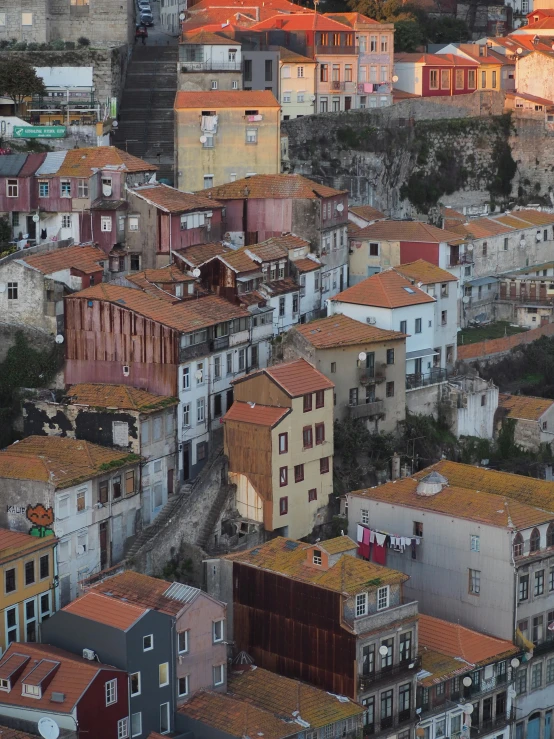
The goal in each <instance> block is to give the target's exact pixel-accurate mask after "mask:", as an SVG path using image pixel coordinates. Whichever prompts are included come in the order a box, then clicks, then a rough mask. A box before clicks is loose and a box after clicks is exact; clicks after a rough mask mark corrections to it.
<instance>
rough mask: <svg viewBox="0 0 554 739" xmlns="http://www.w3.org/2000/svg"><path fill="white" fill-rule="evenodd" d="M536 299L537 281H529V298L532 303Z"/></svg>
mask: <svg viewBox="0 0 554 739" xmlns="http://www.w3.org/2000/svg"><path fill="white" fill-rule="evenodd" d="M536 299H537V283H536V282H530V283H529V300H530V301H531V303H533V302H534V301H535V300H536Z"/></svg>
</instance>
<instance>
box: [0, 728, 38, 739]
mask: <svg viewBox="0 0 554 739" xmlns="http://www.w3.org/2000/svg"><path fill="white" fill-rule="evenodd" d="M0 739H36V735H35V736H31V735H30V734H27V733H26V732H24V731H17V729H9V728H8V727H7V726H0Z"/></svg>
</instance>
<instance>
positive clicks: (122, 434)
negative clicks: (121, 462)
mask: <svg viewBox="0 0 554 739" xmlns="http://www.w3.org/2000/svg"><path fill="white" fill-rule="evenodd" d="M112 436H113V443H114V446H128V444H129V424H128V423H125V422H124V421H112Z"/></svg>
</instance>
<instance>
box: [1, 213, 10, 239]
mask: <svg viewBox="0 0 554 739" xmlns="http://www.w3.org/2000/svg"><path fill="white" fill-rule="evenodd" d="M11 237H12V228H11V226H10V222H9V221H8V219H7V218H6V216H3V217H2V218H0V244H7V243H8V241H9V240H10V239H11Z"/></svg>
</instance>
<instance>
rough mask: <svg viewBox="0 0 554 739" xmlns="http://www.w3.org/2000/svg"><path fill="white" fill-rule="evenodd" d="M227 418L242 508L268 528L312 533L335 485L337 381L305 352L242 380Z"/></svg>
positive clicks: (228, 443)
mask: <svg viewBox="0 0 554 739" xmlns="http://www.w3.org/2000/svg"><path fill="white" fill-rule="evenodd" d="M233 387H234V403H233V405H232V406H231V408H230V409H229V410H228V411H227V413H226V414H225V416H224V418H223V423H224V427H225V437H224V438H225V454H226V455H227V457H228V459H229V480H230V482H232V483H233V484H235V485H236V486H237V489H236V499H235V504H236V508H237V510H238V512H239V515H240V516H241V517H242V518H243V519H246V520H250V521H254V522H256V523H257V524H261V525H262V526H263V529H264V530H265V531H273V532H275V533H278V534H281V535H285V536H289V535H291V536H295V537H302V536H308V535H309V534H310V533H311V532H312V530H313V528H314V526H316V525H319V524H322V523H324V522H325V521H326V520H327V505H328V503H329V496H330V495H331V493H332V491H333V479H332V469H333V387H334V385H333V383H332V382H331V381H330V380H328V379H327V378H326V377H325V376H324V375H322V374H321V373H320V372H318V371H317V370H316V369H315V368H314V367H313V366H312V365H311V364H309V363H308V362H306V361H305V360H304V359H297V360H296V361H293V362H285V363H284V364H278V365H274V366H273V367H270V368H267V369H264V370H260V371H259V372H255V373H252V374H250V375H248V376H247V377H244V378H241V379H238V380H236V381H235V382H234V383H233Z"/></svg>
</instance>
